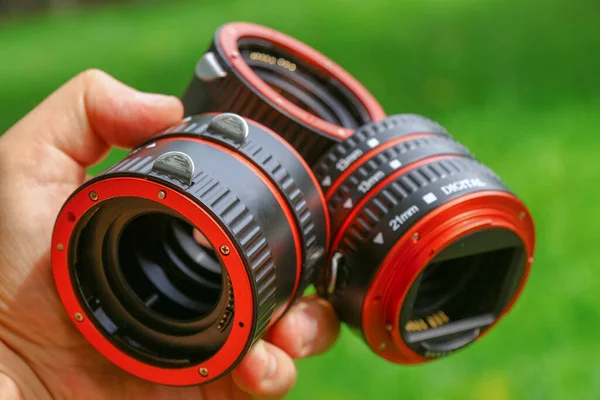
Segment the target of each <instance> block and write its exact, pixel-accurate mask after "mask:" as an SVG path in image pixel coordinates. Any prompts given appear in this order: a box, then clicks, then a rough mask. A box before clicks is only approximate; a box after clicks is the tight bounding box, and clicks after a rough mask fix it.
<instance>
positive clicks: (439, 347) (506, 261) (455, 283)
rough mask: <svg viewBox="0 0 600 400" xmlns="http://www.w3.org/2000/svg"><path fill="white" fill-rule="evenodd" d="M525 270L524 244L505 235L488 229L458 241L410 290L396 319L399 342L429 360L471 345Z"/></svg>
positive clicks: (499, 312) (440, 255) (421, 275)
mask: <svg viewBox="0 0 600 400" xmlns="http://www.w3.org/2000/svg"><path fill="white" fill-rule="evenodd" d="M524 268H525V251H524V246H523V244H522V242H521V241H520V239H519V238H518V237H517V236H516V235H515V234H514V233H512V232H510V231H507V230H503V229H487V230H482V231H479V232H476V233H473V234H471V235H468V236H466V237H464V238H462V239H459V240H457V241H456V242H455V243H453V244H452V245H450V246H448V247H447V248H445V249H443V250H442V251H441V252H440V253H439V254H438V255H437V256H436V257H435V258H434V259H433V260H432V261H431V262H430V263H429V264H428V265H427V266H426V267H425V268H424V269H423V271H422V272H421V274H420V275H419V277H418V278H417V279H416V280H415V282H414V283H413V285H412V286H411V289H410V291H409V294H408V295H407V298H406V300H405V303H404V305H403V308H402V315H401V318H400V321H401V327H400V328H401V332H402V333H403V338H404V341H405V342H406V343H407V344H408V345H409V347H411V348H413V350H416V351H417V352H420V353H422V354H425V355H429V356H439V355H444V354H446V353H448V352H451V351H454V350H456V349H458V348H460V347H464V346H466V345H468V344H469V343H471V342H473V341H475V340H476V339H477V337H478V336H479V335H480V333H481V332H482V331H483V330H484V329H485V328H486V327H488V326H490V325H491V324H493V323H494V321H495V320H496V319H497V318H498V316H499V315H500V314H501V312H502V310H504V308H505V307H506V306H507V305H508V302H509V301H510V299H511V298H512V296H513V294H514V293H515V292H516V290H517V288H518V286H519V284H520V282H521V279H522V277H523V273H524Z"/></svg>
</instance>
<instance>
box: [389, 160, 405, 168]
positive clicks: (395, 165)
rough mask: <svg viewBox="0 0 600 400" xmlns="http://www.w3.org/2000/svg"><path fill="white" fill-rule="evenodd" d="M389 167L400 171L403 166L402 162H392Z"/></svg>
mask: <svg viewBox="0 0 600 400" xmlns="http://www.w3.org/2000/svg"><path fill="white" fill-rule="evenodd" d="M388 165H389V166H390V168H391V169H398V168H400V167H401V166H402V163H401V162H400V160H392V161H390V162H389V164H388Z"/></svg>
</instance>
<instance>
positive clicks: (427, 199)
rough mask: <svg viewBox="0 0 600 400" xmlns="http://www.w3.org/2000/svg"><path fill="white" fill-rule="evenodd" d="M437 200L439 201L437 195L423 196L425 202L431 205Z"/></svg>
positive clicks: (428, 194)
mask: <svg viewBox="0 0 600 400" xmlns="http://www.w3.org/2000/svg"><path fill="white" fill-rule="evenodd" d="M436 200H437V197H436V196H435V194H433V193H431V192H429V193H427V194H426V195H425V196H423V201H424V202H425V203H427V204H431V203H433V202H434V201H436Z"/></svg>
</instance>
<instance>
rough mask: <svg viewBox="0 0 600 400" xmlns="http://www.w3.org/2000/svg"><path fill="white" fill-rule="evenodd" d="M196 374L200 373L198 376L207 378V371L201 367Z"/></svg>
mask: <svg viewBox="0 0 600 400" xmlns="http://www.w3.org/2000/svg"><path fill="white" fill-rule="evenodd" d="M198 372H199V373H200V375H202V376H208V369H206V368H204V367H202V368H199V369H198Z"/></svg>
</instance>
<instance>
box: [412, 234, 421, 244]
mask: <svg viewBox="0 0 600 400" xmlns="http://www.w3.org/2000/svg"><path fill="white" fill-rule="evenodd" d="M420 237H421V236H420V235H419V232H415V233H413V235H412V237H411V239H412V241H413V242H415V243H416V242H418V241H419V238H420Z"/></svg>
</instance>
